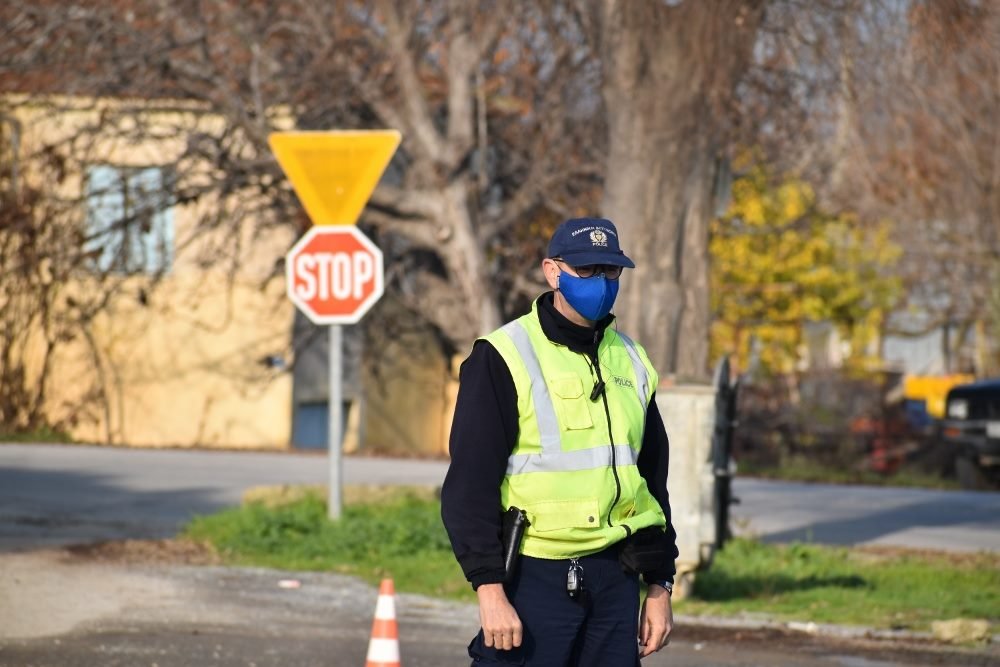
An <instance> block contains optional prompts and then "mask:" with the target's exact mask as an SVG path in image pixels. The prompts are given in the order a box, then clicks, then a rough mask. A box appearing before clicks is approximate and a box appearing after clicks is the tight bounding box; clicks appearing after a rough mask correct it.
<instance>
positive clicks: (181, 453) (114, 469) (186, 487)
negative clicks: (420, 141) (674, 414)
mask: <svg viewBox="0 0 1000 667" xmlns="http://www.w3.org/2000/svg"><path fill="white" fill-rule="evenodd" d="M446 469H447V463H446V462H443V461H422V460H412V459H384V458H365V457H345V459H344V482H345V483H346V484H427V485H437V484H440V483H441V481H442V480H443V479H444V475H445V471H446ZM327 478H328V463H327V458H326V456H325V455H323V454H319V453H308V454H307V453H273V452H267V453H265V452H231V451H192V450H149V449H141V450H136V449H119V448H104V447H91V446H80V445H15V444H3V445H0V551H10V550H13V549H22V548H32V547H38V546H46V545H50V546H51V545H58V544H68V543H74V542H81V541H97V540H109V539H121V538H126V537H132V538H158V537H169V536H172V535H173V534H175V533H176V531H177V529H178V528H179V527H180V526H182V525H183V524H184V523H185V522H187V521H188V520H189V519H190V518H191V517H192V516H195V515H197V514H208V513H211V512H215V511H217V510H219V509H221V508H223V507H227V506H232V505H237V504H239V502H240V497H241V495H242V493H243V491H244V490H245V489H247V488H248V487H251V486H256V485H267V484H303V483H307V484H324V483H326V481H327ZM734 491H735V495H736V496H737V497H739V498H740V501H741V502H740V504H739V505H737V506H735V507H734V508H733V527H734V529H735V531H736V533H737V534H743V535H747V534H752V535H756V536H758V537H761V538H762V539H764V540H766V541H779V542H788V541H812V542H820V543H829V544H845V545H850V544H878V545H886V546H900V547H910V548H926V549H942V550H953V551H979V550H989V551H1000V493H996V492H970V491H932V490H923V489H896V488H875V487H861V486H840V485H824V484H798V483H791V482H775V481H764V480H754V479H742V478H739V477H737V479H736V481H735V483H734Z"/></svg>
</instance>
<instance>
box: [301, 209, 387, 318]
mask: <svg viewBox="0 0 1000 667" xmlns="http://www.w3.org/2000/svg"><path fill="white" fill-rule="evenodd" d="M285 272H286V274H287V276H286V277H287V280H286V286H287V289H288V298H290V299H291V300H292V302H293V303H294V304H295V305H296V306H298V307H299V310H301V311H302V312H303V313H305V314H306V316H308V317H309V319H310V320H312V321H313V322H314V323H316V324H354V323H355V322H357V321H358V320H360V319H361V317H362V316H363V315H364V314H365V313H366V312H368V309H369V308H371V307H372V305H374V303H375V302H376V301H378V300H379V297H381V296H382V291H383V287H384V286H383V284H382V275H383V274H382V251H381V250H379V249H378V246H376V245H375V244H374V243H372V242H371V240H370V239H369V238H368V237H367V236H365V235H364V234H362V233H361V230H359V229H358V228H357V227H355V226H353V225H350V226H338V227H329V226H328V227H313V228H312V229H310V230H309V231H308V232H306V234H305V236H303V237H302V238H301V239H299V241H298V243H296V244H295V245H294V246H292V249H291V250H290V251H289V252H288V256H287V258H286V259H285Z"/></svg>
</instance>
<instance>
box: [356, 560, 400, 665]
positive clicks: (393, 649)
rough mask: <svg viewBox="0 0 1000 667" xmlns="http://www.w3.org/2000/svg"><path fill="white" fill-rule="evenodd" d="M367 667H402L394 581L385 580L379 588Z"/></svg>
mask: <svg viewBox="0 0 1000 667" xmlns="http://www.w3.org/2000/svg"><path fill="white" fill-rule="evenodd" d="M365 667H401V665H400V662H399V626H398V625H396V591H395V588H394V587H393V585H392V579H383V580H382V584H381V585H380V586H379V587H378V602H377V603H376V604H375V621H374V622H373V623H372V638H371V640H370V641H369V642H368V660H367V662H365Z"/></svg>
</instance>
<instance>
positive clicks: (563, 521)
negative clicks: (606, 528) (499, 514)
mask: <svg viewBox="0 0 1000 667" xmlns="http://www.w3.org/2000/svg"><path fill="white" fill-rule="evenodd" d="M525 511H526V512H528V517H529V519H530V520H531V529H532V530H535V531H537V532H539V533H544V532H548V531H551V530H561V529H565V528H600V526H601V517H600V505H599V504H598V502H597V498H575V499H573V500H550V501H546V502H541V503H533V504H531V505H530V506H528V507H527V508H525Z"/></svg>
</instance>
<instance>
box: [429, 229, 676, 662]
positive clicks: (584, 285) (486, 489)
mask: <svg viewBox="0 0 1000 667" xmlns="http://www.w3.org/2000/svg"><path fill="white" fill-rule="evenodd" d="M634 266H635V265H634V264H633V263H632V260H630V259H629V258H628V257H627V256H626V255H625V254H624V253H623V252H622V250H621V248H620V245H619V240H618V230H617V229H616V228H615V226H614V225H613V224H612V223H611V222H610V221H609V220H605V219H601V218H575V219H571V220H567V221H566V222H564V223H562V224H561V225H560V226H559V227H558V228H557V229H556V231H555V232H554V234H553V236H552V238H551V240H550V243H549V247H548V256H547V258H546V259H544V260H543V261H542V271H543V272H544V275H545V280H546V281H547V282H548V284H549V286H550V287H551V288H552V290H553V291H550V292H546V293H544V294H542V295H541V296H540V297H539V298H538V299H537V300H536V301H535V302H534V304H533V305H532V309H531V312H529V313H527V314H525V315H523V316H522V317H520V318H518V319H516V320H514V321H512V322H509V323H508V324H506V325H504V326H503V327H501V328H500V329H498V330H496V331H494V332H492V333H490V334H489V335H487V336H484V337H483V338H480V339H479V340H477V341H476V343H475V345H474V346H473V348H472V352H471V353H470V354H469V357H468V358H467V359H466V360H465V362H464V363H463V364H462V369H461V373H460V385H459V392H458V399H457V404H456V411H455V418H454V421H453V424H452V430H451V440H450V451H451V464H450V466H449V468H448V474H447V476H446V478H445V482H444V486H443V487H442V492H441V514H442V518H443V520H444V524H445V527H446V528H447V531H448V535H449V538H450V540H451V544H452V548H453V549H454V552H455V556H456V558H457V560H458V562H459V564H460V565H461V567H462V570H463V572H464V573H465V576H466V578H467V579H468V580H469V582H470V583H471V584H472V586H473V588H474V589H475V590H476V593H477V595H478V598H479V616H480V623H481V626H482V629H481V630H480V632H479V634H478V635H477V636H476V637H475V638H474V639H473V640H472V643H471V644H470V645H469V655H470V656H471V657H472V658H473V661H474V662H473V664H481V665H488V664H511V663H513V664H524V665H529V666H531V665H537V666H543V667H561V666H568V665H574V666H584V667H587V666H593V667H617V666H622V667H634V666H635V665H637V664H638V661H639V657H640V656H642V657H644V656H646V655H649V654H650V653H653V652H654V651H657V650H659V649H660V648H662V646H664V645H665V644H666V643H667V638H668V636H669V634H670V631H671V628H672V625H673V614H672V610H671V606H670V592H671V590H672V585H673V575H674V572H675V570H674V560H675V558H676V556H677V548H676V545H675V541H676V534H675V532H674V530H673V527H672V526H671V522H670V502H669V498H668V495H667V488H666V480H667V467H668V443H667V436H666V432H665V430H664V427H663V421H662V419H661V418H660V414H659V412H658V410H657V408H656V402H655V400H654V392H655V389H656V386H657V374H656V371H655V370H654V369H653V367H652V365H651V364H650V362H649V359H648V357H647V356H646V352H645V351H644V350H643V348H642V347H641V346H640V345H639V344H637V343H635V342H634V341H632V340H631V339H629V338H628V337H627V336H626V335H625V334H623V333H621V332H619V331H618V330H617V328H616V327H615V326H614V319H615V318H614V315H611V314H610V313H611V308H612V306H613V305H614V302H615V297H616V295H617V294H618V286H619V278H620V277H621V275H622V272H623V270H624V269H625V268H634ZM511 507H516V508H520V509H522V510H523V511H524V514H525V516H526V518H527V521H528V525H527V528H526V530H525V532H524V536H523V538H522V540H521V542H520V545H519V550H520V553H521V556H520V558H519V560H518V562H517V565H516V567H515V568H514V570H513V572H512V573H511V574H510V575H507V573H506V572H505V567H504V558H503V555H502V534H501V514H502V513H503V512H504V511H506V510H508V509H509V508H511ZM640 579H642V580H644V581H645V582H646V584H647V586H648V588H647V596H646V600H645V602H644V603H643V607H642V609H641V610H640V608H639V598H640V595H639V593H640V589H639V586H640Z"/></svg>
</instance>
